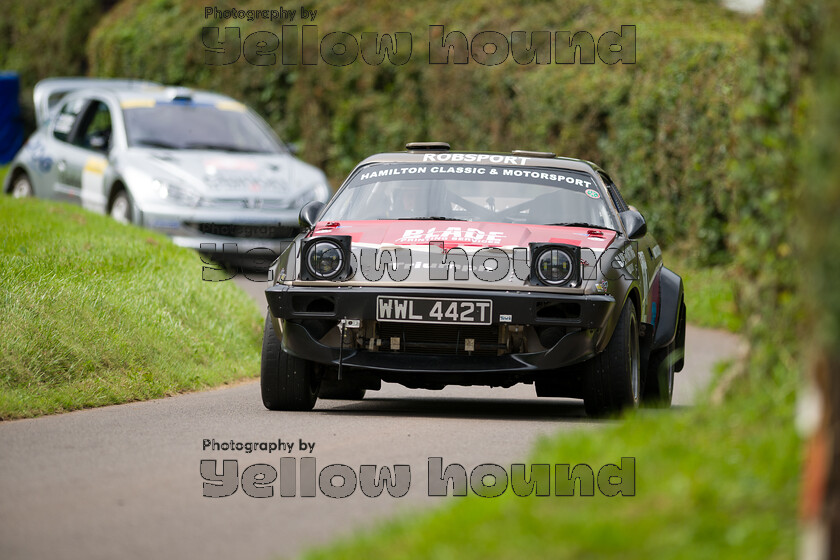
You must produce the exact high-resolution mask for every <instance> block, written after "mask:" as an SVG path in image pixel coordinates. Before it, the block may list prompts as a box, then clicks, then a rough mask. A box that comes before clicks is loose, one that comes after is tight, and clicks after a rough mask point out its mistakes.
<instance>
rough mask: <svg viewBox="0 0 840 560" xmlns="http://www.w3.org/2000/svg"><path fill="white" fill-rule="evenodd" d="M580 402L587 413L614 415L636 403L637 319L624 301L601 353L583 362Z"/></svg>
mask: <svg viewBox="0 0 840 560" xmlns="http://www.w3.org/2000/svg"><path fill="white" fill-rule="evenodd" d="M584 367H585V371H584V397H583V404H584V407H585V408H586V413H587V414H588V415H590V416H606V415H609V414H616V413H619V412H621V411H622V410H624V409H626V408H636V407H638V406H639V400H640V394H641V359H640V354H639V321H638V319H637V318H636V308H635V306H634V305H633V302H631V301H629V300H628V301H627V303H625V304H624V309H622V311H621V316H620V317H619V319H618V324H617V325H616V327H615V331H614V332H613V335H612V338H611V339H610V342H609V343H608V344H607V347H606V348H605V349H604V351H603V352H601V353H600V354H598V355H597V356H595V357H594V358H592V359H591V360H589V361H588V362H586V364H585V366H584Z"/></svg>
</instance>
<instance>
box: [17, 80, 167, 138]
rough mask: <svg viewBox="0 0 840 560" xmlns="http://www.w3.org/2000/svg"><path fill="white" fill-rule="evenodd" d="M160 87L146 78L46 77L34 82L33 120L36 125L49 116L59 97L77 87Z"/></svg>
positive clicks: (41, 123) (46, 119)
mask: <svg viewBox="0 0 840 560" xmlns="http://www.w3.org/2000/svg"><path fill="white" fill-rule="evenodd" d="M157 87H162V86H161V84H159V83H157V82H150V81H148V80H129V79H122V78H47V79H46V80H41V81H40V82H38V83H37V84H35V90H34V92H33V94H32V97H33V101H34V103H35V120H36V122H37V124H38V126H41V125H43V124H44V123H45V122H47V121H48V120H49V118H50V113H51V112H52V110H53V109H54V108H55V106H56V105H57V104H58V102H59V101H61V99H62V98H63V97H64V96H65V95H67V94H68V93H70V92H73V91H76V90H78V89H87V88H103V89H145V88H157Z"/></svg>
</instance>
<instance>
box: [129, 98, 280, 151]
mask: <svg viewBox="0 0 840 560" xmlns="http://www.w3.org/2000/svg"><path fill="white" fill-rule="evenodd" d="M123 114H124V115H125V128H126V135H127V137H128V145H129V146H141V147H150V148H167V149H173V150H224V151H230V152H247V153H278V152H280V151H281V148H280V147H279V146H278V145H277V143H276V142H275V141H274V139H273V138H271V136H270V135H269V133H268V132H267V131H265V130H263V128H262V127H261V126H260V125H259V124H258V123H257V122H256V121H255V119H254V117H252V116H251V115H250V114H249V113H248V112H247V111H244V110H227V109H219V108H217V107H216V106H215V105H210V104H199V103H161V102H157V103H154V105H153V106H148V107H146V106H144V107H132V108H127V109H123Z"/></svg>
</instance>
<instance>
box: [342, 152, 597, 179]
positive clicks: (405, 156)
mask: <svg viewBox="0 0 840 560" xmlns="http://www.w3.org/2000/svg"><path fill="white" fill-rule="evenodd" d="M532 154H540V155H532ZM447 155H448V157H447ZM464 156H471V157H464ZM472 156H474V157H472ZM478 156H487V157H486V158H485V157H482V158H481V159H479V157H478ZM499 158H502V159H499ZM374 163H443V164H446V163H450V164H479V165H480V164H485V165H487V164H489V165H518V166H522V167H546V168H552V169H567V170H571V171H582V172H585V173H596V172H598V171H601V168H600V167H598V165H596V164H594V163H592V162H591V161H587V160H583V159H577V158H570V157H558V156H554V154H548V153H542V152H526V151H520V150H515V151H513V152H478V151H476V152H467V151H451V150H412V149H409V150H407V151H405V152H384V153H381V154H374V155H372V156H369V157H367V158H365V159H364V160H363V161H362V162H361V163H359V165H358V166H357V167H364V166H366V165H370V164H374Z"/></svg>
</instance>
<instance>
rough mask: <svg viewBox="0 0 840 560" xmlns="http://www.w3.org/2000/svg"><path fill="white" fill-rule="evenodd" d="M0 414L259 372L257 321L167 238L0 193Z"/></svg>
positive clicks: (237, 295)
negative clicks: (1, 328) (204, 277)
mask: <svg viewBox="0 0 840 560" xmlns="http://www.w3.org/2000/svg"><path fill="white" fill-rule="evenodd" d="M0 263H2V264H0V316H2V317H3V325H4V332H3V335H2V337H0V418H2V419H8V418H18V417H26V416H36V415H40V414H48V413H54V412H61V411H67V410H73V409H78V408H85V407H93V406H101V405H107V404H116V403H123V402H128V401H135V400H141V399H150V398H156V397H161V396H165V395H171V394H174V393H178V392H182V391H188V390H193V389H199V388H204V387H209V386H213V385H218V384H222V383H227V382H230V381H233V380H236V379H239V378H242V377H246V376H251V375H254V374H255V373H256V372H258V371H259V351H260V337H261V334H262V320H261V318H260V316H259V314H258V313H257V311H256V309H255V307H254V304H253V302H251V301H250V300H249V299H248V297H247V296H246V295H245V294H244V293H242V292H241V291H240V290H238V289H236V287H235V286H233V285H232V283H229V282H203V281H202V279H201V262H200V260H199V258H198V256H197V255H196V254H195V253H194V252H192V251H189V250H186V249H182V248H179V247H176V246H175V245H173V244H172V243H171V242H170V241H169V240H168V239H167V238H166V237H165V236H162V235H158V234H155V233H151V232H149V231H146V230H143V229H140V228H137V227H133V226H123V225H120V224H117V223H116V222H114V221H113V220H111V219H110V218H107V217H105V216H99V215H95V214H92V213H90V212H87V211H84V210H82V209H79V208H77V207H74V206H69V205H65V204H56V203H50V202H45V201H41V200H35V199H26V200H15V199H12V198H10V197H5V196H4V197H0Z"/></svg>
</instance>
